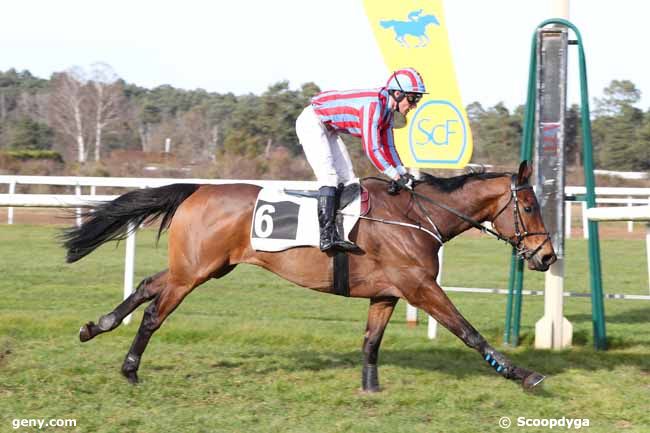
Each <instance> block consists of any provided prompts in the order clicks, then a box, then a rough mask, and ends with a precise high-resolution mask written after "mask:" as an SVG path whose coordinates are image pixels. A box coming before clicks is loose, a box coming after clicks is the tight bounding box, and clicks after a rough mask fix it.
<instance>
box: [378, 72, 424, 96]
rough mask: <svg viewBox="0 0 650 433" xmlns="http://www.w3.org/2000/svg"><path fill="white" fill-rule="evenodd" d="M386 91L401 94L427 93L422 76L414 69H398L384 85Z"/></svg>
mask: <svg viewBox="0 0 650 433" xmlns="http://www.w3.org/2000/svg"><path fill="white" fill-rule="evenodd" d="M386 88H387V89H388V90H399V91H400V92H402V93H427V89H426V87H424V80H423V79H422V75H420V73H419V72H418V71H416V70H415V69H414V68H404V69H398V70H397V71H395V72H393V73H392V74H391V76H390V78H389V79H388V82H387V83H386Z"/></svg>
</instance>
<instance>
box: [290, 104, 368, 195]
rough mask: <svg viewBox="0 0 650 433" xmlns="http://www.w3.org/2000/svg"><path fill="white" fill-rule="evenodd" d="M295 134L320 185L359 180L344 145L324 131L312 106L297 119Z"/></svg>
mask: <svg viewBox="0 0 650 433" xmlns="http://www.w3.org/2000/svg"><path fill="white" fill-rule="evenodd" d="M296 134H297V135H298V140H299V141H300V144H301V145H302V148H303V149H304V151H305V156H306V157H307V162H309V165H311V168H312V169H313V170H314V173H315V174H316V179H318V182H319V183H320V184H322V185H325V186H337V185H338V184H339V183H346V182H348V181H349V180H352V179H354V178H355V177H356V176H355V175H354V170H353V167H352V161H350V155H349V154H348V150H347V149H346V148H345V143H343V140H341V137H339V135H338V134H337V133H336V132H330V131H328V130H327V128H325V125H323V123H322V122H321V121H320V119H319V118H318V115H317V114H316V113H315V112H314V108H313V107H312V106H311V105H309V106H308V107H307V108H305V109H304V110H303V111H302V113H301V114H300V116H298V119H296Z"/></svg>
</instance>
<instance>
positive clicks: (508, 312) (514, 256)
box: [503, 248, 517, 344]
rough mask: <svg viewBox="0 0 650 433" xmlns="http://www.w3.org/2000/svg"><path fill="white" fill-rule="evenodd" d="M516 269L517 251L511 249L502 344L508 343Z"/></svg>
mask: <svg viewBox="0 0 650 433" xmlns="http://www.w3.org/2000/svg"><path fill="white" fill-rule="evenodd" d="M516 269H517V253H516V251H515V249H514V248H513V249H512V256H511V257H510V276H509V278H508V298H507V300H506V326H505V330H504V331H503V344H510V343H511V341H510V335H511V331H512V304H513V299H514V294H515V270H516Z"/></svg>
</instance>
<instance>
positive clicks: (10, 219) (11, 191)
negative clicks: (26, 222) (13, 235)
mask: <svg viewBox="0 0 650 433" xmlns="http://www.w3.org/2000/svg"><path fill="white" fill-rule="evenodd" d="M9 194H16V181H15V180H12V181H11V182H9ZM13 223H14V208H13V207H9V208H8V209H7V224H13Z"/></svg>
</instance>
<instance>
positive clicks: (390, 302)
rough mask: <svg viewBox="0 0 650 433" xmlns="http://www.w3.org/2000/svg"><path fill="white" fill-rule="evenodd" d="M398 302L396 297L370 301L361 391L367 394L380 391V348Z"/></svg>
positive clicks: (364, 343) (364, 341)
mask: <svg viewBox="0 0 650 433" xmlns="http://www.w3.org/2000/svg"><path fill="white" fill-rule="evenodd" d="M397 301H398V298H394V297H381V298H372V299H371V300H370V308H369V309H368V324H367V325H366V335H365V338H364V339H363V371H362V374H361V389H362V390H363V391H365V392H377V391H379V374H378V371H377V361H378V358H379V346H380V345H381V339H382V337H383V336H384V330H385V329H386V325H387V324H388V321H389V320H390V317H391V316H392V314H393V310H394V309H395V304H397Z"/></svg>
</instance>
